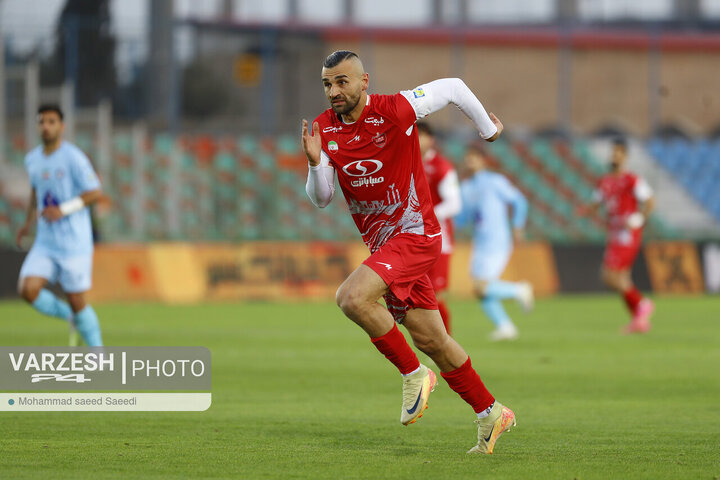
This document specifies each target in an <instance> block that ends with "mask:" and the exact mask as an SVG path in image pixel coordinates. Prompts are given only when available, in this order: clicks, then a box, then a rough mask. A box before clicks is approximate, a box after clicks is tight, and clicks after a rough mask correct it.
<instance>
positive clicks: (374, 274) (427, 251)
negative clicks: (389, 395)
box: [302, 50, 515, 453]
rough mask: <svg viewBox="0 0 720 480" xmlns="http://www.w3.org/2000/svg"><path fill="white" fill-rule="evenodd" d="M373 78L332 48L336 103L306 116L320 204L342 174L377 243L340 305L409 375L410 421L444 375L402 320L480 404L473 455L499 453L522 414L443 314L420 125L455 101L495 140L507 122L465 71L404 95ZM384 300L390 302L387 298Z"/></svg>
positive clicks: (313, 189) (329, 86)
mask: <svg viewBox="0 0 720 480" xmlns="http://www.w3.org/2000/svg"><path fill="white" fill-rule="evenodd" d="M368 82H369V77H368V74H367V73H365V70H364V69H363V65H362V62H360V59H359V58H358V56H357V55H356V54H354V53H352V52H349V51H346V50H340V51H337V52H334V53H332V54H331V55H330V56H328V57H327V59H325V62H324V64H323V69H322V83H323V86H324V88H325V95H326V97H327V99H328V101H329V102H330V106H331V108H329V109H328V110H326V111H325V112H324V113H322V114H321V115H320V116H318V117H317V118H316V119H315V121H314V122H313V124H312V132H309V131H308V124H307V121H306V120H303V129H302V145H303V150H304V151H305V154H306V156H307V159H308V166H309V172H308V180H307V185H306V191H307V193H308V196H309V197H310V199H311V200H312V202H313V203H314V204H315V205H316V206H318V207H320V208H322V207H325V206H327V205H328V203H330V201H331V200H332V198H333V196H334V194H335V179H336V177H337V180H338V182H339V183H340V188H341V189H342V191H343V194H344V196H345V200H346V202H347V205H348V208H349V210H350V213H351V214H352V216H353V220H354V221H355V224H356V225H357V227H358V230H359V231H360V234H361V235H362V237H363V241H364V242H365V244H366V245H367V246H368V248H369V249H370V256H369V257H368V258H367V259H366V260H365V261H364V262H363V263H362V265H360V266H359V267H358V268H357V269H356V270H355V271H354V272H352V273H351V274H350V276H349V277H348V278H347V279H346V280H345V281H344V282H343V284H342V285H340V288H339V289H338V291H337V295H336V300H337V304H338V306H339V307H340V308H341V309H342V311H343V313H344V314H345V315H346V316H347V317H348V318H350V319H351V320H352V321H354V322H355V323H357V324H358V325H359V326H360V327H361V328H362V329H363V330H365V332H366V333H367V334H368V335H369V336H370V340H371V341H372V343H373V345H375V347H376V348H377V349H378V350H379V351H380V352H381V353H382V354H384V355H385V357H386V358H387V359H388V360H389V361H390V362H392V364H393V365H395V367H396V368H397V369H398V370H399V372H400V374H401V375H402V377H403V405H402V412H401V415H400V422H401V423H402V424H404V425H409V424H411V423H414V422H415V421H416V420H417V419H418V418H420V417H421V416H422V414H423V411H424V410H425V408H426V407H427V401H428V397H429V396H430V392H431V391H432V390H433V389H434V388H435V384H436V383H437V379H436V376H435V373H434V372H433V371H432V370H430V369H429V368H427V367H426V366H425V365H422V364H421V363H420V361H419V359H418V357H417V356H416V355H415V352H414V351H413V350H412V348H410V346H409V345H408V343H407V341H406V340H405V336H404V335H403V334H402V332H400V330H399V329H398V327H397V324H402V325H404V326H405V328H406V329H407V330H408V332H409V333H410V336H411V337H412V339H413V342H414V343H415V345H416V346H417V347H418V349H420V350H421V351H422V352H424V353H425V354H427V355H428V356H429V357H430V358H432V359H433V361H434V362H435V364H436V365H437V366H438V368H439V369H440V372H441V375H442V377H443V378H444V379H445V381H446V382H447V383H448V385H449V386H450V388H452V389H453V390H454V391H455V392H456V393H458V394H459V395H460V397H461V398H462V399H463V400H465V401H466V402H467V403H468V404H469V405H470V406H471V407H472V408H473V410H474V411H475V413H476V417H475V421H476V423H477V427H478V441H477V444H476V445H475V446H474V447H472V448H471V449H470V451H469V452H468V453H492V452H493V448H494V446H495V441H496V440H497V438H498V437H499V436H500V435H501V434H502V433H503V432H504V431H506V430H507V429H509V428H510V427H511V426H512V425H514V424H515V414H514V413H513V412H512V410H510V409H509V408H507V407H505V406H503V405H502V404H500V402H498V401H496V400H495V398H494V397H493V396H492V394H491V393H490V392H489V391H488V390H487V389H486V388H485V385H484V384H483V382H482V380H481V379H480V376H479V375H478V374H477V372H476V371H475V369H474V368H473V366H472V364H471V363H470V358H469V357H468V355H467V353H465V351H464V350H463V348H462V347H461V346H460V345H459V344H458V343H457V342H456V341H455V340H453V339H452V337H450V335H448V333H447V331H446V330H445V327H444V326H443V323H442V318H441V317H440V313H439V312H438V304H437V300H436V298H435V292H434V290H433V286H432V283H431V281H430V278H429V277H428V271H429V270H430V268H431V267H432V266H433V265H434V264H435V263H436V262H437V259H438V257H439V256H440V251H441V248H442V239H441V231H440V225H439V224H438V221H437V218H436V217H435V213H434V212H433V202H432V198H431V195H430V189H429V187H428V183H427V181H426V179H425V173H424V171H423V165H422V159H421V157H420V146H419V142H418V133H417V127H416V125H415V122H416V121H417V120H419V119H420V118H423V117H425V116H426V115H428V114H430V113H433V112H436V111H438V110H440V109H442V108H444V107H446V106H447V105H449V104H451V103H453V104H455V105H457V107H458V108H460V110H462V111H463V113H465V115H467V116H468V117H469V118H470V120H472V122H473V124H474V125H475V127H476V128H477V130H478V131H479V133H480V135H481V136H482V138H484V139H486V140H488V141H494V140H495V139H496V138H497V137H498V136H499V135H500V132H502V123H500V120H498V119H497V118H496V117H495V116H494V115H492V114H490V115H488V114H487V112H486V111H485V108H483V106H482V104H481V103H480V101H479V100H478V99H477V98H476V97H475V95H474V94H473V93H472V91H471V90H470V89H469V88H468V87H467V86H466V85H465V83H463V82H462V80H460V79H457V78H445V79H440V80H435V81H433V82H430V83H427V84H424V85H421V86H419V87H417V88H415V89H413V90H404V91H402V92H400V93H396V94H395V95H369V94H368V93H367V89H368ZM380 297H384V298H385V303H386V305H387V308H384V307H383V306H382V305H380V303H378V300H379V299H380ZM358 388H361V389H362V388H363V387H362V386H361V385H358Z"/></svg>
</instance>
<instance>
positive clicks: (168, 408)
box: [0, 392, 212, 412]
mask: <svg viewBox="0 0 720 480" xmlns="http://www.w3.org/2000/svg"><path fill="white" fill-rule="evenodd" d="M211 403H212V394H211V393H205V392H199V393H83V392H72V393H32V392H28V393H0V411H5V412H12V411H20V412H70V411H86V412H118V411H120V412H123V411H124V412H203V411H205V410H207V409H208V408H210V404H211Z"/></svg>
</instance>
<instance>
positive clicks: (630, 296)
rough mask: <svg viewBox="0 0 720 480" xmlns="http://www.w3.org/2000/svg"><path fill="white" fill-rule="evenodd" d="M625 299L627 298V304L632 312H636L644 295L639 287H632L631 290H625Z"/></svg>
mask: <svg viewBox="0 0 720 480" xmlns="http://www.w3.org/2000/svg"><path fill="white" fill-rule="evenodd" d="M623 299H624V300H625V305H627V308H628V310H630V313H633V314H634V313H635V312H636V311H637V306H638V303H640V302H641V301H642V299H643V296H642V293H640V291H639V290H638V289H637V288H635V287H631V288H630V289H629V290H626V291H625V292H623Z"/></svg>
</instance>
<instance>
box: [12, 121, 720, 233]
mask: <svg viewBox="0 0 720 480" xmlns="http://www.w3.org/2000/svg"><path fill="white" fill-rule="evenodd" d="M134 142H137V139H134V138H133V136H132V134H130V133H117V134H115V136H114V138H113V157H112V158H113V161H112V168H111V170H110V172H109V178H106V179H103V184H104V190H105V192H106V193H107V194H108V196H109V197H110V199H112V207H111V208H110V209H109V211H108V212H105V213H102V212H97V213H98V214H97V215H95V217H96V218H95V220H96V224H97V226H98V227H99V230H100V231H101V232H102V238H103V239H104V240H109V241H147V240H191V241H218V240H226V241H251V240H260V239H276V240H299V239H321V240H358V239H359V236H358V234H357V231H356V229H355V227H354V225H353V221H352V217H351V216H350V215H348V214H347V207H346V205H345V202H344V201H342V198H338V199H336V201H334V202H332V203H331V204H330V205H329V206H328V207H327V208H326V209H325V210H323V211H318V210H317V209H316V208H314V207H313V205H312V204H311V203H310V202H309V201H308V199H307V197H306V195H305V178H306V175H307V167H306V161H305V157H304V155H303V154H302V152H301V151H300V147H299V144H298V139H297V138H296V136H295V135H280V136H278V137H275V138H262V137H257V136H253V135H240V136H239V137H210V136H181V137H178V138H174V137H172V136H170V135H166V134H158V135H154V136H152V137H147V138H143V144H142V145H140V146H139V148H138V146H137V145H135V144H134ZM76 143H77V144H78V145H79V146H80V147H81V148H83V150H84V151H86V152H88V154H89V156H90V157H91V158H92V157H93V152H94V146H93V142H92V137H90V136H82V135H79V136H77V137H76ZM701 145H702V146H697V148H695V147H693V145H687V144H680V145H678V144H675V143H664V142H663V143H658V142H657V141H651V142H650V143H649V148H650V150H651V152H652V153H653V155H655V156H656V157H657V158H658V160H659V161H660V163H661V165H663V167H664V168H667V169H668V170H670V171H673V172H675V169H680V170H682V171H681V172H676V173H677V176H678V180H679V181H680V182H681V183H682V184H683V185H687V186H688V188H689V190H690V191H692V192H693V195H697V196H698V198H699V199H701V200H698V201H702V203H703V205H707V208H708V209H710V208H714V209H715V210H714V211H715V212H716V213H715V214H716V216H718V215H720V197H719V196H718V191H716V190H717V189H713V188H712V185H713V182H715V183H714V184H715V185H716V184H717V182H718V180H720V176H718V175H719V174H720V168H717V167H718V166H717V165H712V164H711V163H712V162H710V161H709V160H707V159H709V158H712V155H715V158H717V155H718V153H717V148H719V147H718V145H720V144H718V143H708V142H706V143H702V144H701ZM12 146H13V149H12V152H9V155H8V157H7V158H9V160H10V162H9V163H10V165H9V166H8V165H6V166H5V167H4V171H3V179H5V178H8V179H10V178H12V179H14V180H13V181H12V185H6V184H7V183H8V182H0V243H3V244H11V243H12V242H13V237H14V232H15V231H16V229H17V227H18V226H19V225H20V224H21V223H22V221H23V220H24V216H25V209H26V201H27V196H26V195H27V180H26V179H24V172H23V170H22V162H23V154H22V152H23V149H24V145H23V144H22V142H21V141H13V142H12ZM443 147H444V148H443V149H444V151H445V152H446V154H447V156H448V157H449V158H450V159H451V160H452V161H454V162H455V164H456V165H457V166H458V168H459V171H460V172H462V171H463V168H462V157H463V154H464V150H465V146H464V144H463V143H461V142H459V141H456V140H452V139H448V140H447V141H446V142H445V144H444V145H443ZM488 147H489V153H490V158H489V163H490V165H491V167H492V168H493V169H496V170H498V171H500V172H501V173H504V174H505V175H507V176H508V177H509V179H510V180H511V181H512V182H513V183H514V184H515V185H517V186H518V188H519V189H520V190H522V191H523V193H524V194H525V195H526V196H527V197H528V199H529V201H530V210H531V211H530V215H529V225H528V234H529V237H530V238H531V239H545V240H550V241H552V242H554V243H580V242H582V243H588V242H590V243H593V242H601V241H602V240H603V238H604V228H603V220H602V217H601V216H597V215H596V216H593V217H590V218H579V217H577V216H576V215H575V213H574V210H575V207H576V206H577V205H579V204H585V203H588V202H589V201H590V200H591V198H592V192H593V189H594V186H595V184H596V182H597V179H598V177H599V176H600V175H601V174H602V173H603V172H604V170H605V167H604V163H603V162H602V161H601V160H599V159H600V158H604V156H603V155H604V153H603V152H602V150H598V148H596V146H595V145H594V144H592V143H591V142H589V141H587V140H583V139H574V140H572V141H567V140H557V139H552V140H549V139H545V138H534V139H532V140H512V139H510V140H508V139H501V140H499V141H497V142H494V143H492V144H488ZM686 149H690V150H689V151H692V152H695V151H698V152H699V153H697V154H693V157H692V158H693V162H696V160H695V158H696V157H697V158H699V159H700V160H697V164H695V163H693V169H692V170H689V169H687V170H684V169H682V168H680V165H681V161H680V160H678V158H680V155H682V152H684V151H685V150H686ZM138 151H140V152H141V154H140V155H138V153H137V152H138ZM657 152H660V153H657ZM664 152H667V153H664ZM678 152H680V153H678ZM703 155H704V156H703ZM643 158H644V160H643V161H644V162H650V163H649V165H645V166H644V168H646V169H650V167H652V160H650V159H649V158H650V157H648V156H647V155H645V157H643ZM641 163H642V162H641ZM643 165H644V164H643ZM639 171H640V173H643V174H644V171H643V170H642V169H640V170H639ZM6 172H9V173H8V174H7V175H6V174H5V173H6ZM10 173H12V175H10ZM681 174H682V175H681ZM692 175H701V176H702V177H703V178H704V179H703V183H702V185H703V187H702V188H697V189H694V190H693V188H691V187H693V185H695V184H694V183H693V182H694V180H693V178H694V177H693V176H692ZM666 176H667V177H669V175H666ZM18 179H21V181H18ZM649 180H650V181H651V183H654V180H656V178H654V177H651V178H649ZM666 180H667V182H666V183H670V184H671V185H670V186H671V187H673V188H669V187H667V186H666V185H665V184H664V183H663V185H661V188H660V189H658V191H659V192H661V193H662V195H659V196H658V197H659V200H660V201H661V202H662V201H663V198H666V199H667V198H669V199H670V200H665V201H666V203H667V202H668V201H669V202H670V203H671V204H675V205H680V207H678V208H681V209H683V210H684V209H686V208H690V209H694V210H699V211H700V213H699V214H694V213H693V214H687V210H686V215H684V216H682V218H683V219H684V220H685V221H687V218H688V215H690V216H692V215H695V217H694V218H693V219H691V220H692V221H693V222H695V223H696V224H698V223H699V224H702V223H703V222H707V221H712V220H708V217H707V215H706V214H704V213H702V209H699V208H698V207H697V206H695V204H694V203H692V201H691V200H689V197H688V195H687V194H685V193H684V192H683V191H682V189H681V188H680V189H678V188H677V187H676V186H674V185H672V184H673V181H672V179H671V178H670V179H666ZM23 182H25V183H23ZM11 190H12V192H13V194H9V192H10V191H11ZM18 190H20V191H23V192H24V193H22V195H18V194H17V192H18ZM678 191H679V192H680V193H678ZM668 192H669V193H668ZM338 193H339V192H338ZM339 197H341V195H339ZM678 198H680V200H678ZM683 201H685V202H686V203H687V202H691V203H690V204H689V206H687V205H685V204H684V203H682V202H683ZM678 202H679V203H678ZM713 202H714V203H713ZM659 211H660V212H661V215H662V216H659V215H654V216H653V217H652V218H651V220H650V222H649V228H648V229H647V233H646V236H647V237H648V238H677V237H679V236H683V235H685V234H686V233H687V232H688V231H690V230H688V229H686V228H685V227H683V229H682V231H680V230H679V229H677V228H675V227H676V226H677V225H678V224H677V222H673V221H672V220H673V218H672V216H671V217H666V216H665V212H666V209H665V208H660V209H659ZM703 215H705V216H703ZM670 225H672V226H670ZM679 225H683V224H682V223H680V224H679ZM467 235H469V232H464V233H460V236H461V238H463V237H464V238H467Z"/></svg>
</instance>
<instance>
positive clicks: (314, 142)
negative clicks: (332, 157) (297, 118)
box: [302, 119, 322, 167]
mask: <svg viewBox="0 0 720 480" xmlns="http://www.w3.org/2000/svg"><path fill="white" fill-rule="evenodd" d="M302 147H303V152H305V156H306V157H307V159H308V163H309V164H310V165H311V166H313V167H317V166H318V165H320V150H321V149H322V140H320V124H319V123H318V122H315V123H313V126H312V135H311V134H310V133H309V132H308V121H307V120H305V119H303V123H302Z"/></svg>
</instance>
